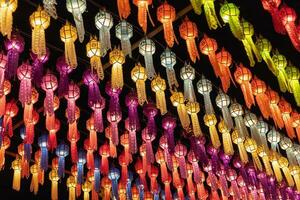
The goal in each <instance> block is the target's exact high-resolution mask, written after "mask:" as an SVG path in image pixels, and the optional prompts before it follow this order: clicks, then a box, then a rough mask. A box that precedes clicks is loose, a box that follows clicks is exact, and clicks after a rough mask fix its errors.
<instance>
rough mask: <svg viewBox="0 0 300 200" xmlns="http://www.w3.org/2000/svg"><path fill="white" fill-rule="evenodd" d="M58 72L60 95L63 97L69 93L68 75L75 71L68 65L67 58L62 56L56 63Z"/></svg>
mask: <svg viewBox="0 0 300 200" xmlns="http://www.w3.org/2000/svg"><path fill="white" fill-rule="evenodd" d="M56 70H57V71H58V72H59V83H58V95H59V96H63V95H66V94H67V92H68V87H69V77H68V75H69V74H70V73H71V72H72V71H73V69H72V67H71V66H69V65H68V64H67V63H66V58H65V57H64V56H61V57H59V58H58V59H57V61H56Z"/></svg>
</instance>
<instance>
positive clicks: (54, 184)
mask: <svg viewBox="0 0 300 200" xmlns="http://www.w3.org/2000/svg"><path fill="white" fill-rule="evenodd" d="M49 180H50V181H51V199H53V200H57V199H58V181H59V176H58V172H57V171H56V170H54V169H52V170H51V171H50V173H49Z"/></svg>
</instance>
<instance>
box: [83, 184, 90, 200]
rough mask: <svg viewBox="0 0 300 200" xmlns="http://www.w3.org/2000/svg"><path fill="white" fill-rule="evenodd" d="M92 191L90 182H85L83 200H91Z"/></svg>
mask: <svg viewBox="0 0 300 200" xmlns="http://www.w3.org/2000/svg"><path fill="white" fill-rule="evenodd" d="M91 190H92V184H91V182H90V181H88V180H87V181H85V182H84V184H82V191H83V199H84V200H89V199H90V194H89V193H90V191H91Z"/></svg>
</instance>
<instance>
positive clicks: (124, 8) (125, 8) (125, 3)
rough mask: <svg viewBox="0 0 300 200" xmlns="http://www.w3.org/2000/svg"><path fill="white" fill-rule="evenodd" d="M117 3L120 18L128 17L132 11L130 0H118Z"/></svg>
mask: <svg viewBox="0 0 300 200" xmlns="http://www.w3.org/2000/svg"><path fill="white" fill-rule="evenodd" d="M117 5H118V12H119V16H120V18H121V19H127V17H128V16H129V15H130V12H131V9H130V3H129V0H117Z"/></svg>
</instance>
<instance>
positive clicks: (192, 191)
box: [186, 164, 196, 199]
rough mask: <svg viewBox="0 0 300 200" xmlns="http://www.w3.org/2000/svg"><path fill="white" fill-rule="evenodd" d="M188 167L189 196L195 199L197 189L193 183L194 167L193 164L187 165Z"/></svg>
mask: <svg viewBox="0 0 300 200" xmlns="http://www.w3.org/2000/svg"><path fill="white" fill-rule="evenodd" d="M186 167H187V174H188V176H187V185H186V186H187V189H188V192H189V194H188V196H189V197H190V198H191V199H195V193H196V189H195V185H194V182H193V167H192V165H191V164H187V165H186Z"/></svg>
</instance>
